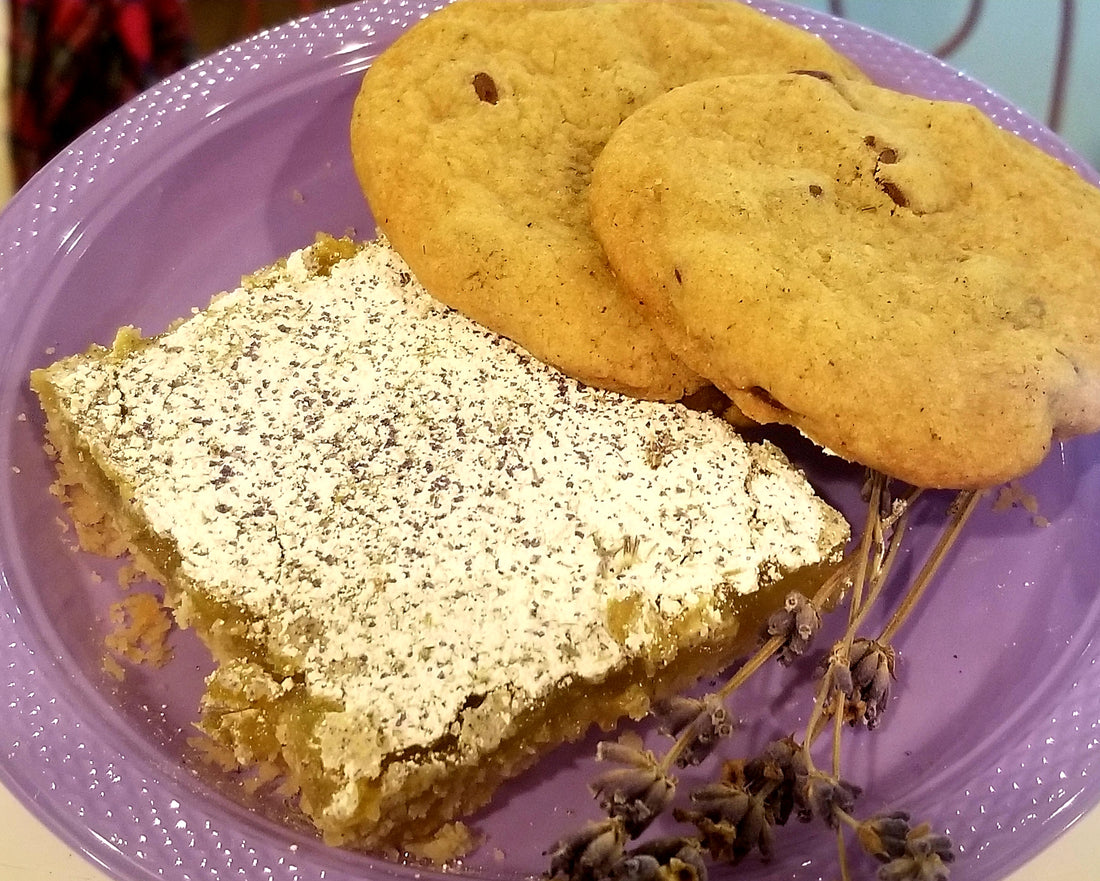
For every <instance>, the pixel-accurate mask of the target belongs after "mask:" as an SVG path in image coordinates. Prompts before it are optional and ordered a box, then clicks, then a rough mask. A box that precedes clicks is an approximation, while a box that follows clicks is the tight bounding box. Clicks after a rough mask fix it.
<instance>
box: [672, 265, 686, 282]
mask: <svg viewBox="0 0 1100 881" xmlns="http://www.w3.org/2000/svg"><path fill="white" fill-rule="evenodd" d="M672 274H673V275H674V276H676V281H678V282H679V283H680V284H683V283H684V279H683V277H682V276H681V275H680V270H679V269H677V268H676V267H673V268H672Z"/></svg>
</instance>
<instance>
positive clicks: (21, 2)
mask: <svg viewBox="0 0 1100 881" xmlns="http://www.w3.org/2000/svg"><path fill="white" fill-rule="evenodd" d="M11 11H12V26H11V41H12V45H11V89H12V97H11V130H12V156H13V162H14V166H15V174H16V177H17V183H20V184H22V183H23V182H25V181H26V180H27V178H29V177H30V176H31V175H32V174H34V172H35V171H37V170H38V169H39V168H40V167H41V166H42V165H44V164H45V163H47V162H48V161H49V160H50V159H51V158H53V157H54V156H55V155H56V154H57V153H59V152H60V151H61V150H62V149H64V148H65V147H66V146H67V145H68V144H69V143H70V142H71V141H72V140H73V139H74V138H75V137H76V136H77V135H79V134H80V133H81V132H83V131H84V130H85V129H87V128H89V127H90V126H92V125H94V124H95V123H96V122H98V121H99V120H100V119H102V118H103V117H104V116H105V115H107V114H108V113H110V112H111V111H112V110H114V109H115V108H117V107H119V106H120V105H122V104H123V103H125V102H126V101H127V100H129V99H130V98H132V97H133V96H134V95H136V94H138V93H139V92H141V91H142V90H144V89H145V88H147V87H148V86H150V85H152V84H153V83H155V82H157V81H158V80H160V79H162V78H164V77H165V76H167V75H169V74H170V73H173V72H175V71H176V70H178V69H180V68H181V67H183V66H184V65H185V64H187V63H188V62H189V61H190V60H191V58H192V54H193V53H192V39H191V23H190V20H189V18H188V15H187V8H186V3H185V2H184V0H13V2H12V4H11Z"/></svg>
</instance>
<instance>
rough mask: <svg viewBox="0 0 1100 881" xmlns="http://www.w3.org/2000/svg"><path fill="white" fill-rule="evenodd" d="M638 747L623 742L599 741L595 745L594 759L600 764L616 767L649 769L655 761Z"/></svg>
mask: <svg viewBox="0 0 1100 881" xmlns="http://www.w3.org/2000/svg"><path fill="white" fill-rule="evenodd" d="M640 743H641V741H640V740H639V741H638V744H639V745H637V746H636V745H634V744H632V743H629V742H627V741H626V740H625V739H624V740H601V741H600V742H599V743H598V744H596V758H597V759H599V760H600V761H601V762H614V763H615V764H617V765H629V766H630V767H633V768H650V767H652V766H653V764H654V762H655V759H654V758H653V753H651V752H649V751H648V750H644V749H642V748H641V746H640Z"/></svg>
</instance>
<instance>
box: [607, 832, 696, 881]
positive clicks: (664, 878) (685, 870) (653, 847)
mask: <svg viewBox="0 0 1100 881" xmlns="http://www.w3.org/2000/svg"><path fill="white" fill-rule="evenodd" d="M635 858H637V859H644V860H645V861H646V862H645V865H646V866H649V865H651V863H650V862H649V861H650V860H653V861H655V862H656V863H657V865H658V866H659V868H660V874H659V876H658V879H659V881H707V867H706V863H705V862H704V861H703V855H702V854H701V853H700V852H699V845H698V844H697V843H696V842H694V841H692V840H691V839H687V838H681V837H679V836H667V837H664V838H656V839H651V840H650V841H647V842H645V843H644V844H641V845H639V846H638V847H636V848H635V849H634V850H633V852H631V853H630V854H629V855H628V856H627V859H628V860H630V859H635ZM616 881H618V879H616ZM624 881H625V879H624Z"/></svg>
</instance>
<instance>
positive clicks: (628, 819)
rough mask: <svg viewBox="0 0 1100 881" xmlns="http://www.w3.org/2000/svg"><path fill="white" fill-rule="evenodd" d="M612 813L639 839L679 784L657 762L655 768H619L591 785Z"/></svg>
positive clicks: (628, 832)
mask: <svg viewBox="0 0 1100 881" xmlns="http://www.w3.org/2000/svg"><path fill="white" fill-rule="evenodd" d="M591 788H592V791H593V793H594V794H595V795H596V797H597V798H599V800H600V807H601V808H602V809H603V810H604V811H606V812H607V814H608V816H610V817H612V818H618V819H619V820H621V821H622V823H623V828H624V829H625V830H626V834H627V835H629V836H630V837H631V838H636V837H637V836H638V835H640V834H641V833H642V832H643V831H645V829H646V827H647V826H649V824H650V823H652V822H653V821H654V820H655V819H656V818H657V816H658V815H659V814H661V813H662V812H663V811H664V810H665V808H667V807H668V805H669V803H670V802H671V801H672V798H673V796H674V795H675V794H676V783H675V781H674V780H672V779H671V778H670V777H668V776H666V775H665V774H664V773H663V772H661V770H660V769H659V768H658V767H657V765H656V764H654V765H653V766H652V767H651V768H615V769H613V770H611V771H608V772H607V773H605V774H601V775H600V776H599V777H597V778H596V780H594V781H593V782H592V784H591Z"/></svg>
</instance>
